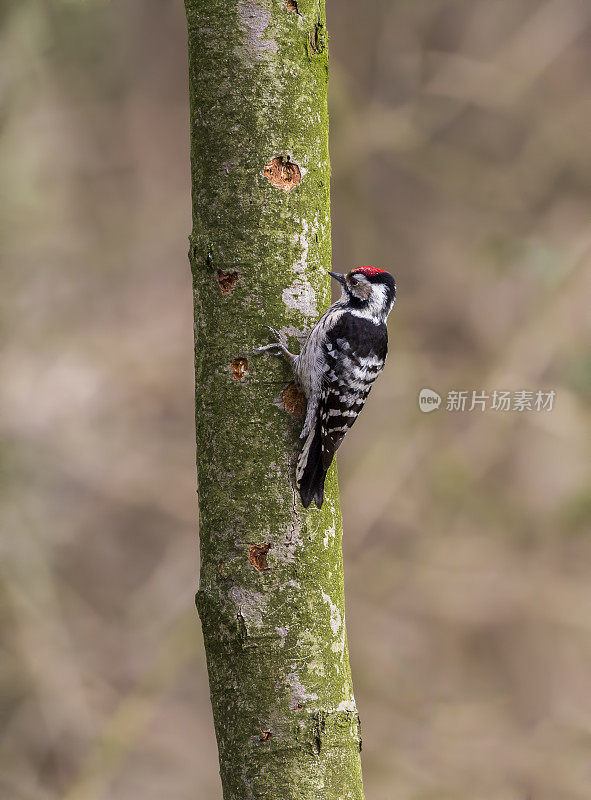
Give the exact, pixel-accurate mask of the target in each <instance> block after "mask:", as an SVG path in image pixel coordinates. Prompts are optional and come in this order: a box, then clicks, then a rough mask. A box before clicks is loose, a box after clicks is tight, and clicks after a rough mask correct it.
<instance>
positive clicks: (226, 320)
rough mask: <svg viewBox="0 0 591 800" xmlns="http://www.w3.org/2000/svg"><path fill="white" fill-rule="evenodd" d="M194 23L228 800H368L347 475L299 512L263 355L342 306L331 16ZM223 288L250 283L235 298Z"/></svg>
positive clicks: (210, 505) (207, 405)
mask: <svg viewBox="0 0 591 800" xmlns="http://www.w3.org/2000/svg"><path fill="white" fill-rule="evenodd" d="M292 5H293V4H292ZM186 9H187V19H188V31H189V75H190V99H191V111H190V125H191V164H192V186H193V231H192V233H191V237H190V261H191V268H192V273H193V286H194V299H195V373H196V432H197V466H198V475H199V514H200V544H201V575H200V588H199V591H198V593H197V606H198V610H199V614H200V617H201V621H202V626H203V634H204V640H205V648H206V654H207V663H208V672H209V680H210V689H211V699H212V706H213V713H214V723H215V731H216V736H217V742H218V749H219V755H220V772H221V777H222V785H223V791H224V798H225V800H246V799H247V798H264V799H265V800H284V799H285V800H291V799H292V798H293V800H295V798H298V800H300V799H303V798H305V799H306V800H307V799H308V798H323V800H337V798H339V799H341V798H342V800H345V798H351V799H352V800H353V799H354V800H361V798H362V797H363V790H362V785H361V768H360V755H359V751H360V749H361V738H360V729H359V717H358V714H357V710H356V707H355V701H354V698H353V691H352V685H351V675H350V669H349V660H348V651H347V640H346V633H345V609H344V589H343V565H342V548H341V535H342V524H341V516H340V509H339V502H338V488H337V478H336V469H333V470H331V472H330V473H329V476H328V480H327V484H326V494H325V498H326V499H325V503H324V505H323V508H322V510H321V511H318V510H316V509H314V510H308V511H306V510H304V509H303V508H302V506H301V504H300V502H299V498H298V497H297V494H296V491H295V487H294V471H295V462H296V460H297V454H298V450H299V439H298V434H299V429H300V427H301V419H299V418H298V417H297V416H295V415H294V414H293V413H289V412H288V410H286V406H285V405H284V400H285V394H284V392H285V389H286V387H287V386H288V384H289V383H290V380H291V376H290V375H289V372H288V369H287V367H286V365H285V364H283V363H281V362H280V361H279V360H278V359H274V358H273V357H272V356H269V355H261V356H254V355H253V352H252V351H253V349H254V348H255V347H257V346H258V345H260V344H264V343H265V342H267V341H268V336H269V333H268V330H267V327H266V326H267V325H271V326H273V327H275V328H277V329H279V330H282V331H283V332H284V333H285V334H286V335H288V336H289V337H291V338H292V340H293V343H294V347H296V348H297V346H298V345H297V342H296V340H297V339H298V338H301V337H302V336H304V335H305V333H306V332H307V331H308V330H309V329H310V327H311V326H312V325H313V324H314V322H315V319H316V316H317V315H318V314H319V313H320V312H321V311H322V310H323V309H324V308H326V307H327V305H328V303H329V301H330V286H329V278H328V276H327V270H328V269H329V268H330V207H329V199H330V198H329V177H330V166H329V159H328V112H327V102H326V89H327V80H328V53H327V37H326V27H325V11H324V3H323V2H320V3H319V2H317V0H316V1H314V2H312V0H298V3H297V13H293V9H292V8H291V7H290V5H289V4H286V3H284V2H283V1H282V0H186ZM269 164H272V165H273V166H272V168H271V167H268V165H269ZM287 165H290V166H287ZM291 165H295V166H291ZM265 167H267V171H266V172H265ZM295 167H297V173H296V169H295ZM281 170H284V171H285V175H284V176H283V177H284V178H285V179H286V180H287V182H288V183H289V184H290V185H289V190H288V191H286V190H285V188H286V187H285V186H282V185H281V180H282V172H281ZM270 173H272V174H271V177H272V178H273V180H271V179H270ZM294 176H296V177H294ZM274 184H276V185H274ZM229 275H231V276H234V275H235V276H237V277H238V276H239V279H237V280H235V282H234V283H233V284H232V288H231V291H224V290H223V288H224V287H225V284H222V283H220V276H222V279H224V280H225V278H224V276H229ZM220 288H222V291H220Z"/></svg>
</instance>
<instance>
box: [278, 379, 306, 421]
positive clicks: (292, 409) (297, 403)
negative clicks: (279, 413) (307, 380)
mask: <svg viewBox="0 0 591 800" xmlns="http://www.w3.org/2000/svg"><path fill="white" fill-rule="evenodd" d="M281 405H282V406H283V408H284V409H285V410H286V411H289V413H290V414H293V416H294V417H298V419H301V418H302V417H303V416H304V414H305V413H306V395H305V394H304V393H303V392H302V391H301V389H300V388H299V386H298V385H297V383H296V382H295V381H292V382H291V383H289V384H288V385H287V386H286V387H285V389H284V390H283V391H282V392H281Z"/></svg>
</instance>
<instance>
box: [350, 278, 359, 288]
mask: <svg viewBox="0 0 591 800" xmlns="http://www.w3.org/2000/svg"><path fill="white" fill-rule="evenodd" d="M349 282H350V284H351V286H357V284H358V283H359V279H358V278H355V277H353V278H350V279H349Z"/></svg>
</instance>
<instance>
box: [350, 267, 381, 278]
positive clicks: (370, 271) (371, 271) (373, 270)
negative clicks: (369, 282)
mask: <svg viewBox="0 0 591 800" xmlns="http://www.w3.org/2000/svg"><path fill="white" fill-rule="evenodd" d="M351 272H352V273H353V274H354V273H355V272H361V273H362V274H363V275H367V277H368V278H370V277H373V276H374V275H380V273H382V274H383V273H385V272H386V270H385V269H379V268H378V267H355V269H352V270H351Z"/></svg>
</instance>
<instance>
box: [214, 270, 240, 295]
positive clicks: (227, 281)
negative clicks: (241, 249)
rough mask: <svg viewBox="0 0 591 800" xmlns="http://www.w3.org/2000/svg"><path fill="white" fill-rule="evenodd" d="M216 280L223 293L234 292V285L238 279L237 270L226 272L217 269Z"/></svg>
mask: <svg viewBox="0 0 591 800" xmlns="http://www.w3.org/2000/svg"><path fill="white" fill-rule="evenodd" d="M215 277H216V280H217V282H218V284H219V286H220V290H221V292H222V294H232V292H233V290H234V286H235V284H236V282H237V280H238V273H237V272H224V271H223V270H221V269H218V270H216V273H215Z"/></svg>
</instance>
